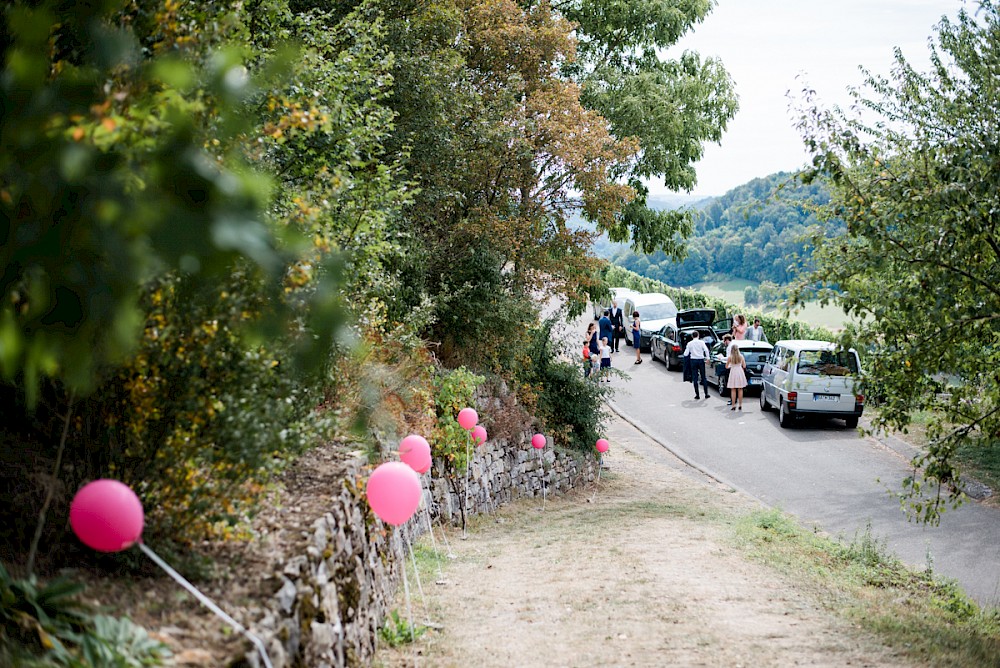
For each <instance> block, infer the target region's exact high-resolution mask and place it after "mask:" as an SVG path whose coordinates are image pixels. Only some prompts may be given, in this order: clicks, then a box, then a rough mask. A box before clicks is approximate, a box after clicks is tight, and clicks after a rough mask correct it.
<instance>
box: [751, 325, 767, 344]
mask: <svg viewBox="0 0 1000 668" xmlns="http://www.w3.org/2000/svg"><path fill="white" fill-rule="evenodd" d="M747 338H749V339H750V340H751V341H767V337H766V336H764V328H763V327H751V328H750V331H749V332H747Z"/></svg>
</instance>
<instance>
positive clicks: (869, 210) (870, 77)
mask: <svg viewBox="0 0 1000 668" xmlns="http://www.w3.org/2000/svg"><path fill="white" fill-rule="evenodd" d="M930 56H931V67H930V70H929V71H928V72H926V73H923V72H918V71H917V70H916V69H914V67H913V66H912V65H911V64H910V63H909V62H908V61H907V60H906V58H905V57H904V55H903V54H902V53H901V52H899V51H898V50H897V52H896V59H895V66H894V68H893V70H892V73H891V76H890V77H884V76H878V75H875V74H872V73H870V72H868V73H866V79H865V87H864V88H862V89H860V90H857V91H855V97H856V99H857V102H858V106H859V108H860V109H861V110H862V113H859V114H853V115H852V114H848V113H847V112H845V111H843V110H840V109H833V110H826V109H822V108H820V107H818V106H817V105H816V104H815V103H814V102H813V99H812V96H811V93H809V92H808V91H807V94H806V97H805V102H806V108H805V110H804V112H803V115H802V118H801V122H800V127H801V130H802V133H803V136H804V138H805V141H806V143H807V145H808V147H809V149H810V150H811V151H812V153H813V155H814V158H813V163H814V166H815V167H814V170H813V173H814V174H822V175H825V176H828V177H829V178H830V179H831V182H832V184H833V200H832V202H831V204H830V207H829V210H828V212H829V215H831V216H835V217H837V218H839V219H841V220H843V221H844V222H845V223H846V226H847V233H846V235H845V236H835V237H830V236H827V235H822V234H821V235H818V236H817V237H816V239H815V243H816V245H817V252H816V256H815V257H816V259H817V265H818V267H817V271H816V273H815V274H814V275H813V276H811V277H810V279H809V281H808V282H807V284H806V285H804V286H803V287H804V288H806V289H812V288H814V287H815V286H816V285H817V284H819V285H823V286H826V287H827V288H828V292H827V293H826V294H827V296H828V297H829V298H831V299H835V300H836V301H837V302H839V303H840V304H841V305H842V306H843V307H844V308H845V310H847V311H848V312H849V313H851V314H852V315H854V316H857V317H856V318H855V321H856V322H860V324H858V325H856V326H855V327H854V328H852V329H851V330H850V331H849V332H848V334H847V336H846V338H845V340H846V342H847V343H850V344H852V345H855V346H859V347H864V348H866V349H869V350H872V351H873V353H874V354H872V355H870V356H869V360H870V362H869V364H868V368H867V369H866V371H867V374H868V378H869V380H868V386H869V393H875V394H876V395H877V397H878V398H879V399H880V400H881V406H880V410H879V411H878V413H877V414H876V415H875V417H874V419H873V426H874V428H875V429H889V430H905V429H906V427H907V425H908V424H909V422H910V420H911V417H912V415H913V413H914V411H917V410H922V409H929V410H931V411H933V415H934V418H933V419H932V422H931V424H930V426H929V434H930V436H931V438H932V443H931V445H930V447H929V449H928V450H927V452H926V454H924V455H922V456H920V457H918V458H917V459H916V460H915V461H914V466H915V468H919V469H922V475H916V474H915V475H914V476H913V477H912V478H910V479H908V480H907V481H906V482H905V485H904V491H903V494H902V496H903V498H904V499H905V500H908V501H909V502H910V507H911V509H912V510H913V511H914V512H915V515H916V516H917V517H918V518H919V519H921V520H925V521H932V522H936V521H938V519H939V514H940V513H941V512H942V510H944V508H945V507H946V504H947V501H949V500H950V501H958V500H960V498H961V492H960V491H959V490H960V484H959V472H958V471H957V470H956V468H955V460H954V456H953V455H954V452H955V448H956V446H957V445H958V444H960V443H962V442H965V441H968V440H970V439H995V438H997V437H998V436H1000V389H998V388H1000V375H998V374H1000V347H998V345H997V342H998V341H1000V287H998V286H1000V237H998V236H997V220H998V212H1000V189H998V181H997V164H998V160H1000V145H998V143H997V137H998V136H1000V127H998V119H1000V113H998V111H1000V88H998V77H997V72H998V71H1000V12H998V8H997V6H996V5H995V4H994V3H993V2H992V1H991V0H984V1H983V2H980V3H979V8H978V10H976V11H967V10H963V11H962V12H961V13H960V14H959V16H958V18H957V19H956V20H954V21H951V20H948V19H947V18H945V19H942V20H941V22H940V24H939V25H938V26H937V34H936V39H935V40H933V41H932V42H931V46H930Z"/></svg>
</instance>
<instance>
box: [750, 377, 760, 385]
mask: <svg viewBox="0 0 1000 668" xmlns="http://www.w3.org/2000/svg"><path fill="white" fill-rule="evenodd" d="M750 384H751V385H760V378H751V379H750Z"/></svg>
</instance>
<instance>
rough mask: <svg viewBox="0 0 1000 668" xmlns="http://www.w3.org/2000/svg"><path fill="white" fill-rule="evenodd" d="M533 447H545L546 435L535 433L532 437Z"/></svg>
mask: <svg viewBox="0 0 1000 668" xmlns="http://www.w3.org/2000/svg"><path fill="white" fill-rule="evenodd" d="M531 447H533V448H534V449H536V450H541V449H542V448H544V447H545V437H544V436H542V435H541V434H535V435H534V436H532V437H531Z"/></svg>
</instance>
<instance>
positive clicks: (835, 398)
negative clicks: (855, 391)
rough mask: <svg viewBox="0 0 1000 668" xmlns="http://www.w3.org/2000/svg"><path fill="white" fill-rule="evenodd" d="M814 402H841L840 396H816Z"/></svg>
mask: <svg viewBox="0 0 1000 668" xmlns="http://www.w3.org/2000/svg"><path fill="white" fill-rule="evenodd" d="M813 401H840V395H839V394H814V395H813Z"/></svg>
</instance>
